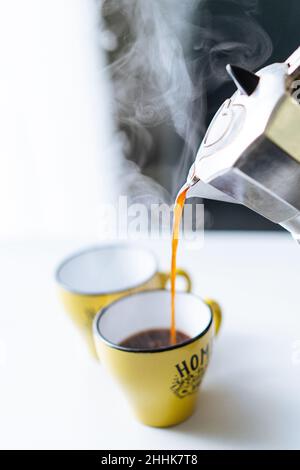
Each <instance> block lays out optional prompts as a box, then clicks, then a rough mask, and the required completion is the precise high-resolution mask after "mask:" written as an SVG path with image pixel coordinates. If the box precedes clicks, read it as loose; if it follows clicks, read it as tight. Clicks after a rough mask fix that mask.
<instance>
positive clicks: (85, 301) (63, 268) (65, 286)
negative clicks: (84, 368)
mask: <svg viewBox="0 0 300 470" xmlns="http://www.w3.org/2000/svg"><path fill="white" fill-rule="evenodd" d="M177 274H178V275H179V276H182V277H184V278H185V280H186V290H187V291H190V289H191V280H190V278H189V276H188V274H187V273H186V272H185V271H183V270H181V269H179V270H178V271H177ZM169 278H170V276H169V274H168V273H162V272H159V271H158V267H157V262H156V259H155V257H154V255H153V254H152V253H151V252H150V251H148V250H146V249H144V248H139V247H135V246H133V245H131V244H129V243H128V244H117V243H115V244H109V245H102V246H97V247H92V248H88V249H86V250H84V251H81V252H79V253H75V254H73V255H72V256H70V257H69V258H67V259H65V260H64V261H63V262H62V263H61V264H60V266H59V267H58V268H57V271H56V281H57V283H58V285H59V290H60V296H61V299H62V302H63V304H64V306H65V309H66V311H67V312H68V313H69V314H70V316H71V318H72V320H73V321H74V323H75V324H76V325H77V326H78V327H79V328H80V330H81V332H82V333H83V335H84V336H85V338H86V340H87V342H88V345H89V347H90V350H91V352H92V354H93V355H94V356H96V351H95V346H94V341H93V334H92V324H93V320H94V317H95V315H96V313H97V312H98V311H99V309H100V308H103V307H105V306H106V305H108V304H110V303H111V302H113V301H114V300H116V299H118V298H119V297H122V296H124V295H127V294H130V293H133V292H137V291H141V290H148V289H157V288H163V287H165V286H166V284H167V282H168V281H169Z"/></svg>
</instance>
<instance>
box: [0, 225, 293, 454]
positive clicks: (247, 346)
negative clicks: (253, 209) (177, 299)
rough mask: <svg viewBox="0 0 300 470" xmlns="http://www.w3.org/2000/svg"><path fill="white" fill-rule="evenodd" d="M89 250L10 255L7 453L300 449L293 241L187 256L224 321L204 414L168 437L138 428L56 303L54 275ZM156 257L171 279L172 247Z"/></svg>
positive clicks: (0, 368) (1, 334)
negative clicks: (10, 450) (73, 255)
mask: <svg viewBox="0 0 300 470" xmlns="http://www.w3.org/2000/svg"><path fill="white" fill-rule="evenodd" d="M80 246H81V245H80V244H78V243H74V242H72V243H58V242H55V243H54V242H35V243H33V242H27V243H25V242H24V243H2V245H1V246H0V280H1V313H0V447H1V448H79V449H85V448H93V449H138V448H140V449H185V450H188V449H246V448H251V449H261V448H269V449H270V448H297V449H299V448H300V309H299V299H300V282H299V281H300V263H299V260H300V248H299V247H297V245H296V244H294V242H293V241H292V239H290V238H289V236H288V235H287V234H274V235H268V234H261V235H257V234H250V233H241V234H235V235H232V234H222V233H219V234H214V235H206V239H205V243H204V247H202V248H199V250H196V251H195V250H184V249H182V248H183V247H181V250H180V254H179V263H180V265H181V266H183V267H185V268H187V269H188V270H189V271H190V272H191V274H192V276H193V281H194V290H195V292H196V293H199V294H200V295H202V296H211V297H214V298H216V299H217V300H219V301H220V303H221V304H222V306H223V310H224V317H225V319H224V324H223V328H222V331H221V332H220V337H219V338H218V340H217V341H216V345H215V349H214V357H213V359H212V362H211V365H210V368H209V370H208V373H207V375H206V377H205V379H204V382H203V384H202V388H201V392H200V397H199V406H198V409H197V412H196V413H195V415H194V416H193V417H192V418H190V419H189V420H188V421H186V422H185V423H182V424H180V425H178V426H176V427H173V428H169V429H154V428H149V427H146V426H143V425H141V424H139V423H138V422H136V421H135V420H134V419H133V418H132V416H131V414H130V411H129V410H128V408H127V405H126V403H125V401H124V399H123V397H122V395H121V393H120V391H119V390H118V389H117V388H116V387H115V385H114V384H113V383H112V382H111V381H110V379H109V378H108V377H107V375H106V373H105V371H104V370H102V367H101V365H100V364H98V363H97V362H96V361H95V360H93V359H92V358H91V357H90V356H89V353H88V351H87V349H86V347H85V344H84V343H83V342H82V339H81V336H80V335H79V334H78V332H77V331H76V329H74V327H73V325H72V324H71V323H70V321H69V319H68V317H67V316H66V314H65V312H64V311H63V308H62V307H61V305H60V303H59V301H58V299H57V297H56V290H55V284H54V281H53V271H54V268H55V266H56V264H57V263H58V262H59V261H60V260H61V258H62V257H64V256H65V254H69V253H70V252H71V251H72V250H73V249H77V248H79V247H80ZM153 249H154V250H156V251H157V253H158V254H159V261H160V264H161V267H162V268H164V269H167V268H168V266H169V256H170V251H169V247H167V246H165V247H164V249H162V247H159V246H158V244H157V246H153Z"/></svg>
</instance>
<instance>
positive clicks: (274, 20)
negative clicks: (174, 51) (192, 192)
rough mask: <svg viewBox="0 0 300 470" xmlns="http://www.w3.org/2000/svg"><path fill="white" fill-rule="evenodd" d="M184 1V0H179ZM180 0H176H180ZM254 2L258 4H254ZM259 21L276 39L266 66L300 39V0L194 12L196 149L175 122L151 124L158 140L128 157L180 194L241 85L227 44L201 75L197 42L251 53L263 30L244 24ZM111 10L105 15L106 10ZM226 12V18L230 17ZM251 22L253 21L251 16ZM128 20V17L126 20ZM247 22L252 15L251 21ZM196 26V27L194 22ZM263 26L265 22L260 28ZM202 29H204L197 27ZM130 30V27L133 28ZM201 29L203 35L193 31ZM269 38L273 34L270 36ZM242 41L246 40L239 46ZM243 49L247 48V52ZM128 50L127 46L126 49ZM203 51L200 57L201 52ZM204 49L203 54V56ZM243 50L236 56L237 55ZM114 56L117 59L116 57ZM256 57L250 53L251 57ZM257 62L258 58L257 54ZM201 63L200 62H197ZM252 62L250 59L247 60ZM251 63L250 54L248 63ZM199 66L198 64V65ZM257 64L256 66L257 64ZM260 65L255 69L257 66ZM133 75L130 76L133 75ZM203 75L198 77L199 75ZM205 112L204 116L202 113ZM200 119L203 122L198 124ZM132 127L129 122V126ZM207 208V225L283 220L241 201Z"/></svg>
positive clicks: (220, 2)
mask: <svg viewBox="0 0 300 470" xmlns="http://www.w3.org/2000/svg"><path fill="white" fill-rule="evenodd" d="M178 1H180V0H178ZM174 3H176V0H174ZM251 5H253V8H252V6H251ZM249 15H250V17H251V18H252V20H253V22H254V23H257V24H258V25H259V26H260V27H261V28H262V29H263V30H264V31H265V33H267V35H268V36H269V38H270V39H271V42H272V45H273V52H272V54H271V56H270V57H269V58H268V59H267V60H266V61H265V62H263V61H261V62H260V64H261V65H260V67H259V68H261V67H263V66H265V65H268V64H271V63H274V62H283V61H285V60H286V58H287V57H288V56H289V55H290V54H291V53H292V52H293V51H294V50H295V49H296V48H297V47H298V46H299V45H300V28H299V24H300V1H299V0H285V1H283V0H258V1H256V0H253V1H252V0H240V1H238V0H203V1H200V2H199V4H198V7H197V8H196V10H195V12H194V14H193V17H192V18H191V33H190V38H189V40H188V41H186V40H185V42H184V43H182V47H183V50H184V57H185V60H186V62H187V63H192V64H193V65H194V68H193V69H192V73H191V76H192V80H193V83H194V86H195V87H196V88H197V86H198V87H200V86H201V94H202V96H201V100H202V101H201V100H198V102H197V101H195V103H194V104H193V106H194V108H193V109H194V113H192V116H195V119H194V123H195V129H194V131H195V134H194V140H193V141H194V142H195V144H196V145H194V149H192V150H191V149H189V150H188V151H187V146H186V145H185V142H184V141H183V139H181V138H180V137H179V135H178V134H176V132H175V130H174V127H173V126H172V125H170V123H163V124H161V125H158V126H156V127H152V128H149V129H147V131H149V132H150V134H151V137H152V144H151V148H150V149H149V152H148V153H147V158H146V159H144V161H143V163H142V164H141V161H140V159H139V150H140V148H139V147H136V148H134V147H133V149H132V152H131V154H130V155H128V158H129V159H130V160H133V161H135V162H136V163H138V165H139V166H140V167H141V170H142V172H143V173H144V174H146V175H148V176H151V177H152V178H153V179H154V180H156V181H157V182H159V183H160V184H161V185H162V186H163V187H165V188H166V189H167V190H168V191H169V192H170V194H171V195H172V197H173V198H174V197H175V196H176V193H177V191H178V190H179V189H180V187H181V186H182V184H183V183H184V182H185V180H186V177H187V173H188V170H189V168H190V165H191V164H192V163H193V161H194V158H195V156H196V152H197V148H198V147H199V145H200V143H201V141H202V139H203V136H204V134H205V131H206V129H207V127H208V125H209V123H210V121H211V119H212V118H213V116H214V114H215V113H216V111H217V110H218V108H219V107H220V105H221V104H222V103H223V101H224V100H225V99H226V98H228V97H230V96H231V95H232V94H233V93H234V92H235V90H236V88H235V85H234V84H233V82H232V81H230V80H229V79H228V77H227V75H226V74H225V73H224V70H225V65H226V63H228V62H229V61H230V59H232V55H231V56H229V54H228V50H227V51H226V48H225V47H224V49H222V47H220V51H219V52H218V53H217V56H216V59H215V63H216V64H217V65H218V67H217V68H216V70H213V71H212V70H209V71H208V74H207V77H209V79H207V77H206V80H199V79H198V77H200V75H201V73H202V69H203V63H204V66H205V64H206V66H207V62H206V63H205V61H204V62H203V50H202V51H201V49H200V48H199V50H197V48H194V47H193V44H195V43H196V42H197V40H198V41H199V38H200V41H201V40H202V39H201V38H202V36H203V37H204V41H206V42H205V47H206V54H207V55H206V58H207V56H208V55H209V54H210V47H212V48H213V47H214V46H216V45H217V46H218V44H220V45H221V46H222V44H221V43H222V41H223V42H224V44H226V43H227V44H228V43H230V42H232V43H235V44H237V45H238V46H237V47H240V51H239V53H240V54H241V55H242V56H243V50H245V51H246V52H245V57H246V59H247V51H248V53H249V51H250V55H251V51H255V43H256V42H257V43H258V44H259V41H261V40H262V37H264V36H262V35H259V31H258V33H257V35H255V31H256V30H255V29H254V34H253V29H252V34H249V36H248V35H247V32H246V33H245V32H244V31H243V29H241V24H243V23H242V20H243V19H245V18H247V16H249ZM104 16H105V15H104ZM224 18H226V21H224ZM107 19H108V24H110V27H112V26H113V24H114V23H116V22H117V21H118V18H116V17H112V18H107ZM250 22H251V21H250ZM120 24H122V19H121V20H120ZM245 24H246V25H247V19H246V21H245ZM193 26H196V28H193ZM259 29H260V28H259ZM193 31H198V32H193ZM128 32H129V33H128ZM193 34H194V35H195V34H198V37H196V38H195V37H193ZM129 35H130V30H128V31H127V32H126V33H125V34H123V35H122V36H121V37H122V40H124V44H123V47H124V45H125V47H124V49H125V50H126V41H128V37H129ZM267 39H268V38H267ZM239 44H240V46H239ZM241 51H242V52H241ZM121 54H122V52H121ZM197 54H198V57H197ZM201 54H202V56H201ZM236 57H238V56H235V58H236ZM113 59H114V58H113V56H111V60H113ZM252 59H253V58H251V57H249V61H251V60H252ZM252 63H253V60H252ZM195 64H196V65H195ZM245 64H246V65H245ZM237 65H243V66H247V60H244V64H237ZM197 67H198V69H197ZM248 68H251V67H248ZM252 69H253V67H252ZM254 71H255V69H254ZM128 79H130V77H128ZM197 80H198V81H197ZM203 101H204V102H205V113H203V112H202V114H201V112H199V111H198V114H197V106H198V109H200V107H201V106H202V103H203ZM199 116H200V117H201V119H200V118H199ZM198 121H199V125H198ZM125 131H126V128H125ZM205 213H206V215H207V217H206V220H205V224H206V228H209V229H214V230H224V229H226V230H280V229H281V228H280V227H278V226H277V225H275V224H273V223H271V222H268V221H267V220H265V219H264V218H262V217H261V216H259V215H257V214H255V213H253V212H252V211H250V210H249V209H247V208H245V207H242V206H239V205H235V204H233V205H231V204H225V203H221V202H215V201H205Z"/></svg>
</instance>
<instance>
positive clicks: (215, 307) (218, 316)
mask: <svg viewBox="0 0 300 470" xmlns="http://www.w3.org/2000/svg"><path fill="white" fill-rule="evenodd" d="M204 302H205V303H206V304H207V305H208V306H209V307H210V308H211V311H212V314H213V319H214V324H215V335H216V336H217V334H218V333H219V330H220V326H221V323H222V310H221V307H220V305H219V304H218V302H216V301H215V300H213V299H204Z"/></svg>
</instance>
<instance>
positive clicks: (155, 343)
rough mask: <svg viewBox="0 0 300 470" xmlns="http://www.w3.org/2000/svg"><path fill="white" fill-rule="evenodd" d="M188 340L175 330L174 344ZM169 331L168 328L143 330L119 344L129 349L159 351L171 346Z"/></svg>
mask: <svg viewBox="0 0 300 470" xmlns="http://www.w3.org/2000/svg"><path fill="white" fill-rule="evenodd" d="M188 339H190V337H189V336H188V335H186V334H185V333H183V332H182V331H178V330H176V344H179V343H183V342H184V341H187V340H188ZM172 344H174V343H172V342H171V339H170V330H169V329H168V328H157V329H152V330H144V331H141V332H139V333H135V334H134V335H131V336H129V337H128V338H126V339H125V340H124V341H122V342H121V343H120V346H123V347H125V348H131V349H159V348H165V347H168V346H171V345H172Z"/></svg>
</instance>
